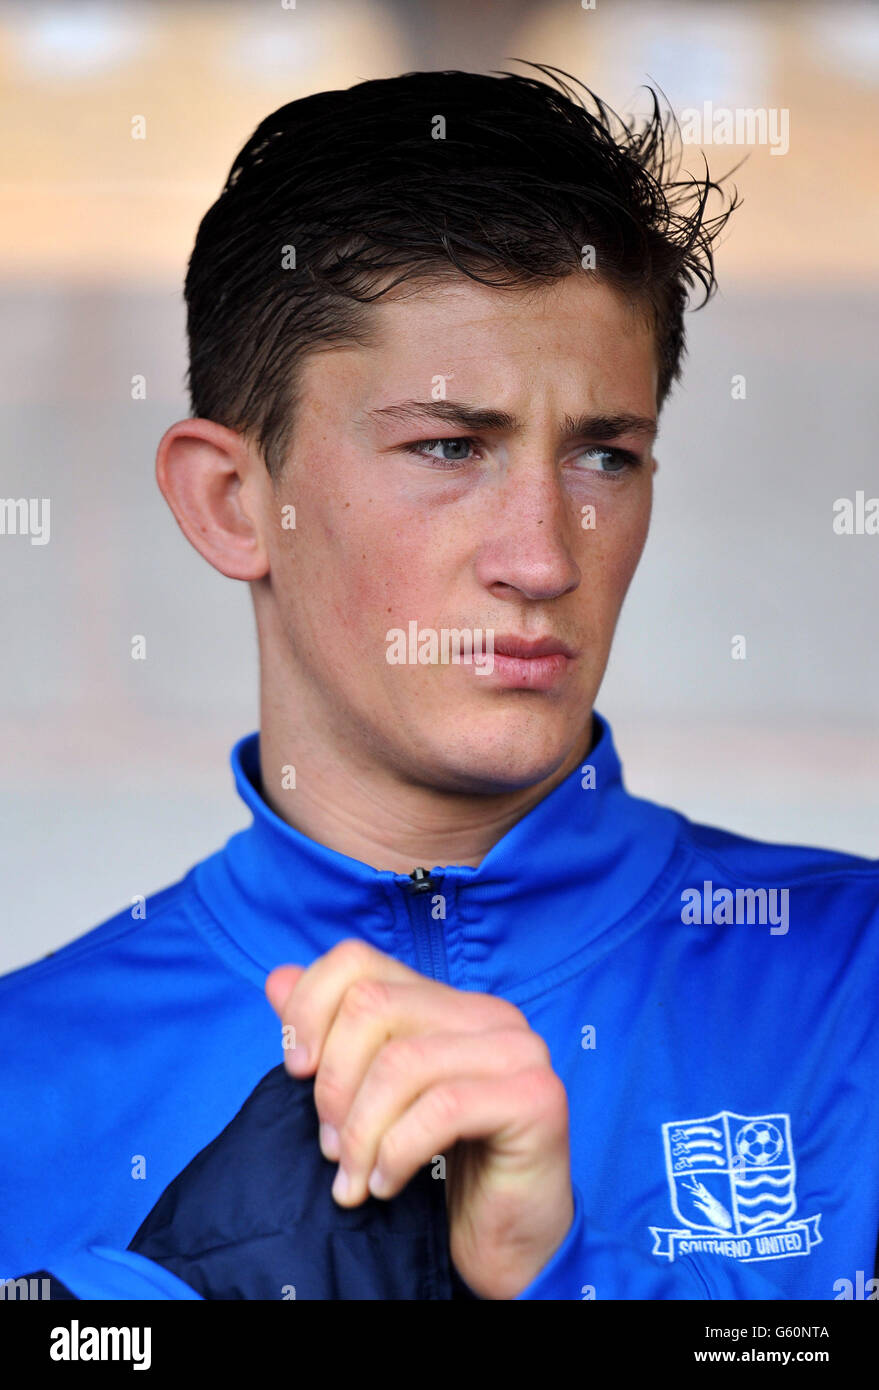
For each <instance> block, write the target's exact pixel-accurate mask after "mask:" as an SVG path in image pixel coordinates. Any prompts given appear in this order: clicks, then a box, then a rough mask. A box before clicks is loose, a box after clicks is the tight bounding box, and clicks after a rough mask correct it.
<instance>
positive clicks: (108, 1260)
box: [48, 1245, 204, 1302]
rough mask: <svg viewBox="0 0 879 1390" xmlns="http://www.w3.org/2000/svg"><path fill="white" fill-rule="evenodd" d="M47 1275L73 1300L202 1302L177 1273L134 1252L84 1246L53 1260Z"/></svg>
mask: <svg viewBox="0 0 879 1390" xmlns="http://www.w3.org/2000/svg"><path fill="white" fill-rule="evenodd" d="M48 1272H49V1274H50V1275H51V1276H52V1278H53V1279H57V1280H60V1282H61V1283H62V1284H63V1285H64V1286H65V1287H66V1288H67V1289H69V1290H70V1292H71V1294H73V1295H74V1297H76V1298H82V1299H95V1298H108V1299H124V1298H131V1299H151V1300H153V1301H155V1300H158V1299H162V1300H165V1301H168V1300H173V1301H179V1300H183V1299H197V1300H198V1301H199V1302H203V1301H204V1300H203V1299H202V1297H201V1294H198V1293H196V1292H195V1289H191V1288H190V1287H189V1285H188V1284H185V1283H184V1282H183V1280H182V1279H178V1278H177V1275H176V1274H172V1273H171V1271H170V1270H169V1269H165V1268H164V1266H162V1265H160V1264H156V1263H155V1262H154V1261H153V1260H148V1259H147V1258H146V1256H144V1255H138V1254H136V1252H135V1251H133V1250H112V1249H110V1247H109V1246H106V1245H88V1246H83V1247H82V1248H81V1249H79V1250H74V1251H73V1252H72V1253H70V1254H68V1255H64V1256H59V1257H58V1258H56V1259H54V1260H52V1261H51V1264H50V1267H49V1271H48Z"/></svg>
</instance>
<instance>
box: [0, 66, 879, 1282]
mask: <svg viewBox="0 0 879 1390" xmlns="http://www.w3.org/2000/svg"><path fill="white" fill-rule="evenodd" d="M542 72H543V75H544V76H546V77H548V78H549V79H551V80H547V81H544V80H543V77H538V78H530V77H522V76H501V77H488V76H480V75H476V74H467V73H456V72H451V73H449V72H446V73H421V74H409V75H408V76H405V77H400V78H397V79H393V80H387V81H375V82H366V83H363V84H361V85H359V86H357V87H354V88H352V89H351V90H350V91H347V92H332V93H321V94H319V95H316V96H312V97H310V98H307V99H306V100H303V101H298V102H294V103H292V104H290V105H289V106H286V107H284V108H282V109H281V110H280V111H277V112H275V113H274V114H273V115H272V116H270V117H268V118H267V119H266V120H265V121H264V122H263V124H262V125H261V126H260V127H259V129H258V130H257V131H256V132H255V134H254V135H253V137H252V138H251V139H250V141H248V143H247V145H246V146H245V148H244V149H243V150H242V152H241V154H240V155H239V157H238V159H237V161H236V163H235V166H234V167H233V170H232V172H231V174H230V176H229V179H228V181H227V184H226V187H225V189H224V190H223V193H222V194H221V196H220V198H219V199H218V201H217V202H216V203H215V205H214V206H213V207H212V208H211V209H210V211H209V212H208V213H207V215H206V216H205V218H204V220H203V222H202V224H201V227H200V229H199V233H198V238H197V241H196V245H195V250H194V253H193V256H192V260H191V263H190V267H189V273H188V278H187V283H186V293H187V302H188V306H189V335H190V351H191V370H190V387H191V394H192V406H193V418H191V419H187V420H183V421H180V422H178V423H177V424H175V425H173V426H172V427H171V428H170V429H169V430H168V431H167V433H166V434H165V436H164V438H163V439H162V441H161V444H160V447H159V452H158V480H159V485H160V487H161V489H162V491H163V493H164V495H165V497H166V499H167V501H168V504H169V506H170V507H171V509H172V511H173V512H174V515H175V516H176V518H177V521H178V523H179V525H180V526H181V528H182V530H183V532H184V534H185V535H186V536H187V538H188V539H189V540H190V541H191V542H192V544H193V545H194V546H195V547H196V548H197V549H198V550H199V551H200V553H201V554H202V555H203V556H204V557H205V559H206V560H207V561H208V562H209V563H210V564H212V565H214V566H215V568H217V569H218V570H220V571H221V572H222V573H223V574H225V575H228V576H229V577H231V578H234V579H238V580H243V581H245V582H247V583H248V584H249V585H250V587H251V591H252V595H253V601H254V608H255V615H256V622H257V629H258V634H259V649H260V669H261V719H260V730H259V734H258V735H257V734H253V735H251V736H250V737H248V738H245V739H243V740H242V741H241V742H240V743H239V744H238V745H237V746H236V747H235V749H234V750H233V754H232V765H233V770H234V773H235V778H236V782H237V785H238V790H239V792H240V794H241V795H242V797H243V798H244V800H245V802H246V803H247V805H248V806H249V808H250V809H251V811H252V813H253V817H254V820H253V825H252V826H251V827H250V828H249V829H248V830H246V831H244V832H242V833H241V834H238V835H236V836H234V837H233V838H232V839H231V840H230V841H229V843H228V844H227V846H226V847H225V849H223V850H222V851H220V852H219V853H217V854H215V855H214V856H212V857H211V858H209V859H207V860H206V861H204V862H203V863H200V864H198V865H196V866H195V868H194V869H193V870H192V871H191V872H190V873H189V874H188V875H187V876H186V878H185V879H183V881H182V882H181V883H178V884H176V885H174V886H172V887H169V888H166V889H165V890H164V891H162V892H160V893H157V894H156V895H155V896H154V897H152V898H151V899H150V900H149V901H148V903H147V908H146V915H145V917H141V916H140V915H133V914H131V913H129V912H128V911H125V912H122V913H120V914H119V916H117V917H115V918H114V919H113V920H112V921H110V922H108V923H105V924H104V925H103V926H101V927H99V928H97V929H96V930H95V931H93V932H91V933H89V934H88V935H87V936H85V937H83V938H81V939H80V940H78V941H75V942H73V943H72V944H71V945H69V946H67V947H65V948H64V949H63V950H61V951H58V952H56V953H55V954H54V955H53V956H52V957H51V958H48V959H46V960H44V961H40V962H37V963H35V964H33V965H31V966H29V967H27V968H26V969H24V970H21V971H17V972H15V973H14V974H13V975H11V976H8V977H7V978H6V979H5V980H4V982H3V984H2V1017H3V1023H4V1037H5V1038H6V1067H5V1072H4V1081H3V1088H4V1093H5V1094H4V1101H5V1105H4V1115H5V1126H4V1129H5V1140H4V1153H3V1161H2V1164H0V1183H2V1187H3V1192H4V1206H5V1213H6V1214H5V1216H4V1221H3V1226H2V1234H0V1272H3V1271H5V1273H6V1274H7V1275H8V1276H13V1275H15V1274H20V1273H21V1272H22V1271H25V1270H27V1271H38V1272H40V1273H42V1272H44V1271H49V1272H50V1273H51V1275H53V1276H55V1277H56V1279H57V1280H59V1281H60V1285H59V1287H62V1290H63V1286H66V1287H67V1289H68V1290H69V1291H70V1292H71V1294H72V1295H73V1296H77V1297H98V1296H102V1295H106V1296H113V1295H116V1296H122V1297H170V1298H175V1297H190V1298H192V1297H275V1298H285V1297H290V1296H295V1297H305V1298H312V1297H361V1296H362V1297H404V1296H407V1290H408V1296H415V1297H425V1298H430V1297H453V1296H467V1295H469V1296H474V1295H475V1296H476V1297H478V1298H489V1299H554V1298H563V1299H582V1298H592V1297H598V1298H602V1299H607V1298H650V1299H674V1298H737V1299H748V1298H764V1297H768V1298H779V1299H790V1298H821V1299H832V1298H834V1297H835V1287H834V1286H835V1281H838V1280H839V1279H845V1278H848V1279H854V1278H855V1277H856V1273H857V1271H858V1270H860V1271H866V1272H867V1273H868V1274H869V1275H872V1271H873V1261H874V1252H875V1248H876V1237H877V1229H879V1102H877V1094H876V1086H875V1076H876V1070H877V1061H879V1028H877V1026H876V1012H877V1011H876V986H877V979H879V971H877V966H879V959H877V957H879V865H877V863H876V862H873V861H867V860H865V859H861V858H856V857H853V856H850V855H845V854H839V853H831V852H828V851H823V850H815V849H804V848H799V847H792V846H785V845H769V844H764V843H760V842H757V841H753V840H749V839H746V838H743V837H741V836H738V835H733V834H728V833H726V832H724V831H721V830H716V829H711V828H708V827H705V826H701V825H694V824H691V823H690V822H689V821H688V820H687V819H686V818H684V817H683V816H681V815H679V814H677V813H675V812H674V811H672V810H669V809H667V808H665V807H662V806H658V805H653V804H650V803H647V802H645V801H642V800H637V799H635V798H633V797H631V796H630V795H629V794H628V793H627V792H626V790H625V788H624V786H623V782H622V777H621V770H620V764H619V761H618V758H617V753H616V750H615V748H614V744H613V741H612V737H611V731H610V728H609V726H608V724H607V722H606V721H605V720H604V719H603V718H601V717H600V716H599V715H598V714H597V713H596V712H595V710H594V704H595V699H596V696H597V692H598V689H599V686H600V684H601V680H602V677H603V674H604V671H605V667H606V664H607V660H608V654H609V651H610V645H611V640H612V637H613V633H614V628H615V625H616V622H617V618H618V615H619V612H620V607H621V605H622V602H623V599H624V596H625V593H626V590H627V588H628V585H629V582H630V580H631V578H632V576H633V574H634V571H635V569H636V566H637V564H638V560H639V557H640V555H641V551H642V548H643V546H644V543H645V539H646V536H647V530H648V523H649V518H650V507H651V494H652V487H653V475H654V472H655V469H656V463H655V461H654V458H653V452H652V448H653V442H654V437H655V433H656V428H657V417H658V414H659V411H660V409H661V407H662V404H663V402H664V400H665V399H666V396H667V394H668V391H669V388H670V386H671V384H672V382H673V380H674V379H675V378H676V377H677V375H678V373H679V368H680V363H681V356H682V352H683V343H684V334H683V324H682V315H683V310H684V307H685V302H686V296H687V291H688V289H689V288H692V287H693V285H694V283H695V282H696V281H700V282H701V283H702V285H703V287H704V288H705V290H706V291H707V292H709V293H710V291H711V290H712V289H713V286H714V274H713V262H712V254H711V246H712V240H713V237H714V236H715V235H716V233H717V231H718V230H719V227H720V226H721V225H722V224H723V222H724V221H725V218H726V216H728V213H729V209H727V211H726V212H724V213H723V214H721V215H720V216H719V217H717V218H715V219H714V220H713V221H709V220H706V215H705V205H706V200H707V196H708V193H709V191H710V189H711V188H712V187H713V185H710V184H708V183H707V182H706V184H705V185H703V186H702V187H701V188H700V187H699V186H698V185H695V186H694V185H692V184H690V183H689V182H686V183H680V184H679V183H676V182H675V181H674V179H673V178H672V173H673V166H672V165H671V163H670V159H669V156H668V153H667V147H666V143H665V136H666V134H667V133H668V132H667V125H666V123H665V122H664V121H663V118H662V117H661V115H660V113H659V111H658V109H657V110H655V111H654V115H653V117H652V118H651V119H649V120H648V121H646V122H645V123H644V124H643V125H638V124H636V123H632V125H631V126H625V125H623V124H622V123H620V122H619V121H618V119H617V118H615V117H613V115H612V113H610V112H608V111H607V109H606V108H605V107H604V106H603V105H602V104H601V103H600V102H599V101H597V100H596V99H594V98H591V96H590V97H589V99H588V100H585V101H582V102H581V99H580V98H579V97H578V96H577V94H576V93H575V92H574V91H573V90H571V89H570V88H568V87H566V85H565V83H564V82H563V81H560V80H558V79H557V78H556V77H555V75H554V74H552V73H551V72H548V71H546V70H542ZM553 82H554V83H555V85H553ZM266 999H268V1003H267V1002H266ZM269 1005H271V1008H270V1007H269ZM272 1010H274V1013H273V1012H272ZM279 1019H280V1022H281V1024H282V1041H283V1048H282V1047H279V1036H278V1026H277V1025H278V1020H279ZM59 1043H60V1045H59ZM282 1060H283V1063H284V1067H283V1068H282V1067H281V1066H280V1063H281V1062H282ZM285 1069H286V1070H285ZM288 1073H289V1075H288ZM303 1098H304V1099H305V1101H307V1105H306V1104H304V1101H303ZM291 1125H292V1126H293V1128H292V1130H288V1129H285V1128H284V1127H285V1126H291ZM318 1125H319V1126H320V1128H319V1131H318ZM291 1135H292V1137H291ZM254 1174H257V1175H258V1177H257V1178H256V1179H255V1178H254V1176H253V1175H254ZM169 1184H170V1186H169ZM273 1184H274V1188H275V1190H274V1191H273V1186H272V1185H273ZM291 1192H294V1193H295V1194H300V1197H299V1198H294V1197H291V1196H290V1193H291ZM303 1193H304V1194H307V1197H308V1200H304V1199H301V1194H303ZM163 1194H164V1195H163ZM437 1194H440V1195H439V1196H438V1197H437ZM297 1201H298V1205H297ZM437 1201H439V1203H440V1204H441V1205H442V1222H443V1224H442V1232H443V1234H444V1238H445V1239H446V1240H447V1247H445V1249H444V1248H442V1243H441V1242H440V1243H439V1244H437V1242H436V1241H435V1240H433V1238H434V1237H435V1236H436V1233H437V1230H438V1229H439V1228H438V1227H437V1226H436V1224H433V1225H431V1222H434V1223H435V1218H436V1214H437ZM291 1202H292V1203H293V1205H292V1207H291V1206H290V1203H291ZM282 1208H283V1210H282ZM425 1212H427V1213H428V1214H429V1220H428V1221H427V1226H428V1227H429V1229H430V1231H431V1232H432V1236H431V1239H432V1240H433V1244H431V1243H430V1242H428V1243H426V1244H425V1243H424V1239H425V1238H424V1231H423V1229H421V1226H422V1225H423V1222H422V1220H421V1216H420V1213H422V1214H423V1213H425ZM291 1213H292V1214H291ZM334 1213H338V1214H339V1216H338V1219H336V1218H335V1217H334V1215H333V1214H334ZM395 1221H398V1222H399V1228H398V1229H397V1228H394V1227H393V1222H395ZM370 1223H373V1224H372V1226H371V1227H370ZM370 1231H372V1232H373V1233H375V1232H377V1233H378V1246H377V1247H376V1246H375V1243H373V1246H370V1247H369V1248H370V1249H372V1250H373V1253H374V1249H375V1248H378V1249H379V1252H380V1253H379V1256H378V1258H377V1260H376V1261H375V1263H374V1266H372V1267H370V1268H371V1273H370V1274H369V1275H368V1276H364V1274H363V1269H364V1265H363V1264H362V1263H358V1261H362V1260H366V1259H367V1254H366V1249H367V1245H368V1244H369V1242H368V1240H367V1241H366V1244H364V1239H365V1237H368V1236H369V1235H370ZM397 1235H400V1236H401V1237H402V1239H403V1242H404V1244H403V1245H394V1239H395V1237H396V1236H397ZM358 1241H360V1242H361V1243H360V1244H359V1245H358ZM382 1241H384V1244H382ZM419 1242H421V1243H419ZM268 1246H271V1251H272V1253H271V1254H270V1255H268V1256H267V1255H266V1249H267V1247H268ZM126 1247H127V1248H126ZM230 1248H232V1249H234V1250H235V1252H236V1253H235V1261H234V1263H235V1269H234V1271H233V1272H230V1269H229V1268H228V1261H227V1265H226V1267H222V1268H221V1267H220V1264H222V1256H221V1258H220V1264H218V1263H217V1254H216V1252H217V1251H218V1250H219V1251H221V1252H222V1251H227V1250H228V1249H230ZM400 1250H405V1252H406V1253H405V1256H404V1257H402V1262H403V1264H404V1265H405V1267H406V1278H408V1279H409V1283H408V1285H407V1284H406V1281H405V1278H404V1280H403V1282H402V1284H401V1283H399V1282H398V1283H394V1280H393V1278H392V1277H391V1275H390V1274H389V1268H390V1266H392V1265H393V1264H394V1260H395V1259H396V1258H400V1257H399V1251H400ZM395 1251H396V1252H397V1254H396V1255H395V1254H394V1253H393V1252H395ZM303 1252H305V1253H303ZM382 1252H383V1253H382ZM446 1255H447V1257H448V1264H447V1266H443V1265H442V1260H443V1259H444V1258H445V1256H446ZM370 1258H371V1257H370ZM432 1260H435V1261H436V1268H433V1267H428V1268H426V1266H430V1265H431V1261H432ZM346 1261H348V1262H349V1263H348V1264H346ZM354 1266H356V1271H355V1272H354V1273H353V1274H352V1273H351V1269H352V1268H354ZM346 1271H347V1272H346ZM437 1271H439V1274H437ZM434 1276H436V1277H434ZM364 1279H365V1281H366V1282H365V1286H364V1282H363V1281H364ZM358 1281H359V1282H358ZM291 1288H292V1289H293V1290H294V1293H293V1294H292V1295H291V1294H290V1292H289V1290H290V1289H291Z"/></svg>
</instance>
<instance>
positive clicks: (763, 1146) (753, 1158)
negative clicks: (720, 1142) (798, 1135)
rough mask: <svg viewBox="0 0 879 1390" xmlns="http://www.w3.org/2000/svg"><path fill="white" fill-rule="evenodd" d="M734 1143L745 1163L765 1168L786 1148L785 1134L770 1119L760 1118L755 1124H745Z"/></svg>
mask: <svg viewBox="0 0 879 1390" xmlns="http://www.w3.org/2000/svg"><path fill="white" fill-rule="evenodd" d="M734 1143H735V1149H736V1153H737V1154H738V1155H739V1157H740V1158H741V1159H744V1161H745V1163H753V1164H756V1166H757V1167H758V1168H763V1167H765V1166H766V1164H767V1163H772V1162H774V1160H775V1159H776V1158H778V1155H779V1154H780V1153H781V1151H782V1149H783V1148H784V1136H783V1135H782V1133H781V1130H780V1129H778V1128H777V1127H776V1126H775V1125H772V1124H770V1123H769V1121H768V1120H760V1121H758V1122H757V1123H756V1124H753V1125H743V1126H742V1128H741V1129H740V1130H739V1132H738V1134H737V1135H736V1137H735V1140H734Z"/></svg>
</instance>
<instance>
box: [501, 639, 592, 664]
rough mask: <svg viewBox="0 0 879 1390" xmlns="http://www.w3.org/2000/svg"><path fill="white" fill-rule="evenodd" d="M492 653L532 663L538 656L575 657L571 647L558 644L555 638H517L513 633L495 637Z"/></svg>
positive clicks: (562, 643)
mask: <svg viewBox="0 0 879 1390" xmlns="http://www.w3.org/2000/svg"><path fill="white" fill-rule="evenodd" d="M494 651H495V655H496V656H515V657H520V658H522V659H523V660H525V661H533V660H534V659H535V658H536V657H539V656H564V657H567V658H568V659H569V660H571V659H573V657H575V656H576V652H575V651H574V649H573V647H569V646H568V645H567V644H566V643H565V642H560V641H559V639H558V638H557V637H518V636H516V635H515V633H508V634H502V635H501V636H500V637H497V636H496V637H495V639H494Z"/></svg>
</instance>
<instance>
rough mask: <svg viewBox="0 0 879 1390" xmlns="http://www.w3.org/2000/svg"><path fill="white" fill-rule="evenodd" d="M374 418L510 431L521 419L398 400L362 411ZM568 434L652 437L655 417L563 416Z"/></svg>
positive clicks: (466, 407)
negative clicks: (393, 403)
mask: <svg viewBox="0 0 879 1390" xmlns="http://www.w3.org/2000/svg"><path fill="white" fill-rule="evenodd" d="M366 413H367V416H368V417H369V418H370V419H375V420H379V421H381V420H401V421H406V420H411V421H413V423H414V422H417V421H419V420H441V421H442V422H443V423H444V424H448V425H458V426H460V427H461V428H462V429H466V430H503V431H506V432H508V433H512V432H514V431H516V430H518V429H521V425H522V422H521V421H520V420H519V419H518V417H517V416H515V415H511V414H510V413H509V412H508V411H506V410H492V409H489V408H485V407H481V406H472V405H465V404H464V403H463V402H461V401H399V402H398V403H397V404H396V405H386V406H382V408H381V409H379V410H369V411H367V412H366ZM562 425H563V428H564V430H565V432H566V434H568V435H571V436H573V435H586V436H588V438H590V439H598V440H608V439H616V438H617V437H618V436H619V435H621V434H640V435H645V436H647V437H648V438H652V437H653V436H654V435H655V434H656V420H655V419H653V418H652V417H650V416H646V415H630V414H627V413H626V412H623V413H620V414H616V415H589V414H584V415H566V416H565V417H564V420H563V421H562Z"/></svg>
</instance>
